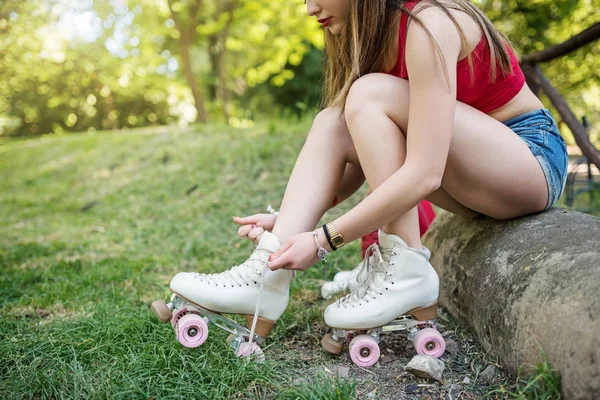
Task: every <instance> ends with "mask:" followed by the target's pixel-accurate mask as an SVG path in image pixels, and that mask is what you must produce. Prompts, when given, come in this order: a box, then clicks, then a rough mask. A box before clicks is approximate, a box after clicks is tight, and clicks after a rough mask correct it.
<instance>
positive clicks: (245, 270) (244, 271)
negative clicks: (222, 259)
mask: <svg viewBox="0 0 600 400" xmlns="http://www.w3.org/2000/svg"><path fill="white" fill-rule="evenodd" d="M250 244H251V246H252V255H251V256H250V258H248V259H247V260H246V261H244V262H243V263H242V264H240V265H235V266H233V267H231V269H229V270H228V271H225V272H221V273H219V274H199V273H194V277H195V278H198V279H206V280H207V281H208V282H211V283H214V284H215V285H217V286H223V287H227V286H231V287H234V286H235V285H238V286H242V285H246V286H248V285H250V283H254V284H255V283H256V282H257V281H258V280H259V279H260V287H259V289H258V298H257V299H256V307H255V309H254V317H253V318H252V327H251V328H250V340H249V343H248V348H249V349H252V342H253V341H254V331H255V329H256V322H257V321H258V313H259V311H260V300H261V297H262V292H263V286H264V285H263V284H264V279H263V278H264V274H265V271H266V268H267V263H266V262H265V261H263V260H262V259H261V258H259V257H258V255H257V254H256V251H257V248H256V247H254V243H252V242H250ZM257 264H258V266H257Z"/></svg>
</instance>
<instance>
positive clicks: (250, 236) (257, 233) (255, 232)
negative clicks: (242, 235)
mask: <svg viewBox="0 0 600 400" xmlns="http://www.w3.org/2000/svg"><path fill="white" fill-rule="evenodd" d="M252 226H255V225H252ZM264 231H265V230H264V229H263V228H261V227H260V226H257V227H255V228H254V229H252V230H251V231H250V232H248V239H250V240H258V237H259V236H260V235H262V234H263V232H264Z"/></svg>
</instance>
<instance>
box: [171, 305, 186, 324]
mask: <svg viewBox="0 0 600 400" xmlns="http://www.w3.org/2000/svg"><path fill="white" fill-rule="evenodd" d="M187 313H188V310H187V308H184V309H181V310H178V309H175V310H173V316H172V317H171V325H172V326H173V328H175V327H176V326H177V321H179V320H180V319H181V317H183V316H184V315H186V314H187Z"/></svg>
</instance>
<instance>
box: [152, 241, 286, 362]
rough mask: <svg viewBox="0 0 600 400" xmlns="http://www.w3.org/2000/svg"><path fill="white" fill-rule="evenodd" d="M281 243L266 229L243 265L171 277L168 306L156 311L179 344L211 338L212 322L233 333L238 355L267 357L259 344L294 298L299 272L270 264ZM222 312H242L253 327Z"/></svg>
mask: <svg viewBox="0 0 600 400" xmlns="http://www.w3.org/2000/svg"><path fill="white" fill-rule="evenodd" d="M279 247H280V243H279V240H278V239H277V237H276V236H275V235H273V234H272V233H270V232H267V231H265V232H264V233H263V234H262V235H261V238H260V241H259V243H258V245H257V247H256V249H255V250H254V252H253V253H252V255H251V256H250V258H248V259H247V260H246V261H245V262H244V263H242V264H240V265H237V266H234V267H232V268H231V269H229V270H228V271H225V272H222V273H219V274H199V273H195V272H181V273H178V274H177V275H175V277H174V278H173V279H172V280H171V285H170V286H171V290H172V291H173V296H172V297H171V301H170V302H169V304H165V302H164V301H161V300H158V301H155V302H154V303H152V310H153V311H154V313H155V314H156V315H157V316H158V317H159V318H160V319H161V320H162V321H163V322H165V323H166V322H169V321H171V324H172V326H173V328H174V330H175V334H176V336H177V339H178V340H179V342H180V343H181V344H182V345H184V346H186V347H198V346H200V345H201V344H202V343H204V341H205V340H206V338H207V337H208V324H209V323H212V324H213V325H215V326H217V327H219V328H221V329H223V330H225V331H227V332H229V333H230V334H231V335H230V336H229V339H228V340H229V342H230V344H231V346H232V348H233V349H234V351H235V352H236V354H237V355H238V356H241V357H248V356H251V355H254V356H255V357H256V358H257V359H258V360H262V359H264V356H263V354H262V350H261V349H260V347H259V345H260V344H262V343H263V342H264V340H265V338H266V337H267V336H268V335H269V333H270V332H271V329H273V327H274V326H275V323H276V321H277V320H278V319H279V317H280V316H281V314H283V311H284V310H285V309H286V307H287V304H288V300H289V283H290V281H291V280H292V278H293V276H294V273H293V271H288V270H284V269H280V270H277V271H271V270H270V269H269V268H268V267H267V261H268V257H269V254H271V253H274V252H275V251H277V250H278V249H279ZM222 314H236V315H243V316H244V317H245V318H246V322H247V324H248V328H249V329H248V328H246V327H244V326H242V325H240V324H238V323H237V322H235V321H233V320H231V319H229V318H227V317H225V316H223V315H222Z"/></svg>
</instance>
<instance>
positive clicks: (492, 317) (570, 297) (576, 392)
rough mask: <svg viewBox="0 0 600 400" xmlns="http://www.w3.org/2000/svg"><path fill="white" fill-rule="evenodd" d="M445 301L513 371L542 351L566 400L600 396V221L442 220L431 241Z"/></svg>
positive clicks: (560, 217) (554, 215)
mask: <svg viewBox="0 0 600 400" xmlns="http://www.w3.org/2000/svg"><path fill="white" fill-rule="evenodd" d="M424 243H425V245H426V246H427V247H429V248H430V249H431V251H432V258H431V263H432V264H433V266H434V267H435V269H436V270H437V271H438V274H439V275H440V290H441V293H440V301H441V304H442V305H443V306H445V307H446V308H447V309H448V311H449V312H450V313H451V314H452V315H454V316H455V317H456V318H457V319H458V321H459V322H461V323H462V324H464V325H466V326H468V327H469V328H470V329H471V330H472V331H473V332H474V333H475V335H476V336H477V338H478V339H479V341H480V343H481V344H482V345H483V347H484V348H485V349H486V350H488V351H490V352H493V353H495V354H496V355H498V356H499V358H500V360H501V361H502V362H503V364H504V365H505V367H506V368H507V369H508V370H509V371H510V372H512V373H513V374H516V373H517V371H518V368H519V366H521V365H522V364H526V363H527V364H536V363H537V361H538V360H539V355H540V354H541V351H540V350H543V351H544V352H545V353H546V356H547V358H548V361H549V362H550V363H551V365H552V366H553V368H556V369H558V370H559V371H560V373H561V383H562V390H563V394H564V396H565V398H567V399H600V343H599V339H600V218H596V217H593V216H591V215H587V214H582V213H578V212H575V211H569V210H564V209H559V208H553V209H551V210H549V211H547V212H545V213H541V214H536V215H532V216H528V217H524V218H519V219H515V220H511V221H496V220H493V219H490V218H486V217H479V218H474V219H470V218H465V217H461V216H457V215H452V214H450V213H443V214H440V215H439V217H438V218H436V221H435V222H434V224H433V225H432V226H431V228H430V229H429V231H428V232H427V234H426V235H425V237H424Z"/></svg>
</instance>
